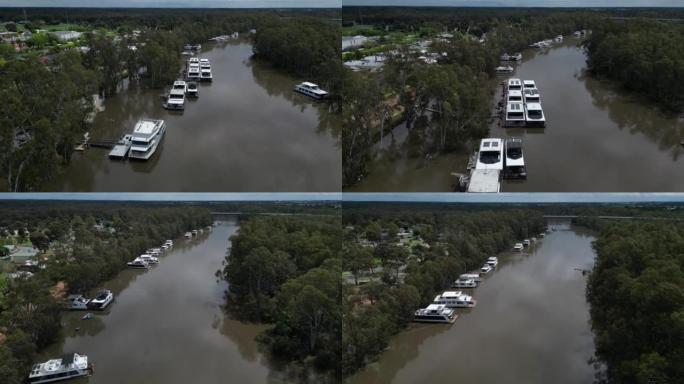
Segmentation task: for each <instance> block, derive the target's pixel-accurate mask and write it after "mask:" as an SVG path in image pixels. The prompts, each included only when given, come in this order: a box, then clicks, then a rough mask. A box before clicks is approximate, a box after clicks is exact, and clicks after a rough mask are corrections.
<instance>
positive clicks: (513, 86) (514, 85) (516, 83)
mask: <svg viewBox="0 0 684 384" xmlns="http://www.w3.org/2000/svg"><path fill="white" fill-rule="evenodd" d="M508 91H509V92H510V91H522V82H521V81H520V79H508Z"/></svg>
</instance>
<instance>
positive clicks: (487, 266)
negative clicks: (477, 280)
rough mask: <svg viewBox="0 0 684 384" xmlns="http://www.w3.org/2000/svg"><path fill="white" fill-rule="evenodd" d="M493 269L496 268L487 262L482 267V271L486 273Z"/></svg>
mask: <svg viewBox="0 0 684 384" xmlns="http://www.w3.org/2000/svg"><path fill="white" fill-rule="evenodd" d="M492 269H494V268H492V266H491V265H489V264H485V265H483V266H482V268H480V272H482V273H484V274H487V273H489V272H491V271H492Z"/></svg>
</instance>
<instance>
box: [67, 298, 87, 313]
mask: <svg viewBox="0 0 684 384" xmlns="http://www.w3.org/2000/svg"><path fill="white" fill-rule="evenodd" d="M88 303H90V299H88V298H86V297H85V296H83V295H69V296H68V297H67V303H66V309H68V310H71V311H84V310H86V309H88Z"/></svg>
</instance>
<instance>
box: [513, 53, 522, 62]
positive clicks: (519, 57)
mask: <svg viewBox="0 0 684 384" xmlns="http://www.w3.org/2000/svg"><path fill="white" fill-rule="evenodd" d="M511 60H514V61H522V53H521V52H517V53H515V54H514V55H511Z"/></svg>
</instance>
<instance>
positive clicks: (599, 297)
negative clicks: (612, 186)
mask: <svg viewBox="0 0 684 384" xmlns="http://www.w3.org/2000/svg"><path fill="white" fill-rule="evenodd" d="M594 248H595V250H596V263H595V266H594V269H593V271H592V273H591V275H590V277H589V280H588V282H587V299H588V301H589V303H590V305H591V311H590V313H591V325H592V329H593V331H594V342H595V345H596V358H597V359H598V361H599V362H601V363H604V364H605V366H606V368H607V369H606V375H605V377H603V378H602V380H603V381H605V382H609V383H681V382H684V272H683V270H684V252H683V250H684V225H682V224H681V223H636V222H630V223H613V224H609V225H605V226H604V227H603V229H602V230H601V232H600V234H599V236H598V238H597V240H596V241H595V243H594Z"/></svg>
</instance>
